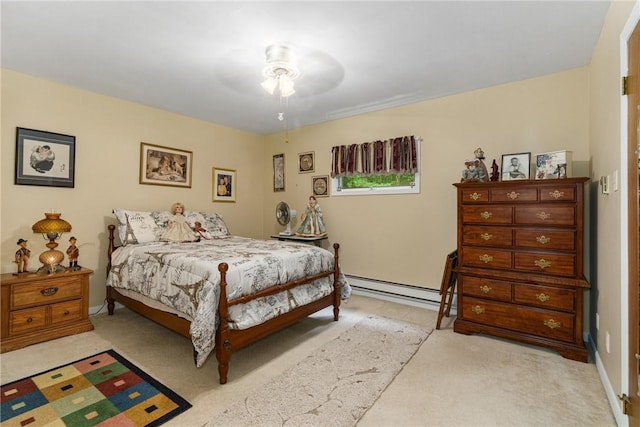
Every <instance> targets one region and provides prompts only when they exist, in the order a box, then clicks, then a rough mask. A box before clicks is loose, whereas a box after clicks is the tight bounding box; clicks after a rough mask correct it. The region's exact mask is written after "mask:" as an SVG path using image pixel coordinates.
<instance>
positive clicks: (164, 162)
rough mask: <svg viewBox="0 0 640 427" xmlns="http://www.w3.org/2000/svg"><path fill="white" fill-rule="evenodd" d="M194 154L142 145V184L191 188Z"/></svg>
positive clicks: (175, 149)
mask: <svg viewBox="0 0 640 427" xmlns="http://www.w3.org/2000/svg"><path fill="white" fill-rule="evenodd" d="M192 164H193V153H192V152H191V151H185V150H179V149H177V148H170V147H162V146H160V145H153V144H147V143H145V142H141V143H140V184H151V185H169V186H172V187H186V188H191V169H192Z"/></svg>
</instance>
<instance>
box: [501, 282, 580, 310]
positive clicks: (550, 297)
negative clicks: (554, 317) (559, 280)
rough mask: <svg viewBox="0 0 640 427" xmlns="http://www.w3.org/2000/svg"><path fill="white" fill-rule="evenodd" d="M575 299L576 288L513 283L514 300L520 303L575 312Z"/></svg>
mask: <svg viewBox="0 0 640 427" xmlns="http://www.w3.org/2000/svg"><path fill="white" fill-rule="evenodd" d="M575 300H576V291H575V290H574V289H565V288H551V287H548V286H538V285H527V284H519V283H516V284H514V285H513V301H514V302H515V303H518V304H526V305H533V306H536V307H542V308H548V309H552V310H563V311H570V312H573V311H574V310H575Z"/></svg>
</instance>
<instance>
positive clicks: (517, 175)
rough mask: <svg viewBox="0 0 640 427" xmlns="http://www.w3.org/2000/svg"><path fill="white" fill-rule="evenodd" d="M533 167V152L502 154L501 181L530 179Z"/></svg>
mask: <svg viewBox="0 0 640 427" xmlns="http://www.w3.org/2000/svg"><path fill="white" fill-rule="evenodd" d="M530 169H531V153H530V152H529V153H516V154H503V155H502V169H501V170H502V174H501V179H500V180H501V181H514V180H518V179H529V176H530V175H529V172H530Z"/></svg>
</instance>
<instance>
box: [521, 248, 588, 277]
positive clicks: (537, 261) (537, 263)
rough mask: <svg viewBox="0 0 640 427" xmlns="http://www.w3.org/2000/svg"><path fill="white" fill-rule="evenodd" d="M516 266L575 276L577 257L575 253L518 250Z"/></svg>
mask: <svg viewBox="0 0 640 427" xmlns="http://www.w3.org/2000/svg"><path fill="white" fill-rule="evenodd" d="M514 268H515V269H516V270H520V271H531V272H536V273H542V274H551V275H557V276H575V275H576V259H575V256H574V255H563V254H548V253H535V252H516V254H515V261H514Z"/></svg>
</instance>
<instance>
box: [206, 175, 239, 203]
mask: <svg viewBox="0 0 640 427" xmlns="http://www.w3.org/2000/svg"><path fill="white" fill-rule="evenodd" d="M212 183H213V201H214V202H234V203H235V201H236V171H235V170H234V169H223V168H216V167H214V168H213V177H212Z"/></svg>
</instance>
